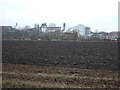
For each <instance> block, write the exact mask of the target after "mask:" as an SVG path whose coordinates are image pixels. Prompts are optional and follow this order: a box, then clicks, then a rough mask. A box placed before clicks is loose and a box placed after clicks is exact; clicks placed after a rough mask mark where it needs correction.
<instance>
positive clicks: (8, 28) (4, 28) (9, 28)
mask: <svg viewBox="0 0 120 90" xmlns="http://www.w3.org/2000/svg"><path fill="white" fill-rule="evenodd" d="M0 28H2V30H12V26H0Z"/></svg>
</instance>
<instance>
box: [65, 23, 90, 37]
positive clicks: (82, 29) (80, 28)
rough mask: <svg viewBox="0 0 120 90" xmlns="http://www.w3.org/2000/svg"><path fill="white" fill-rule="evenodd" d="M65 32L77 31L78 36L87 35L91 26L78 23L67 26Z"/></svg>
mask: <svg viewBox="0 0 120 90" xmlns="http://www.w3.org/2000/svg"><path fill="white" fill-rule="evenodd" d="M67 32H77V33H78V37H81V36H82V37H87V36H88V35H89V34H90V33H91V28H90V27H87V26H84V25H82V24H78V25H76V26H75V27H69V28H68V30H67Z"/></svg>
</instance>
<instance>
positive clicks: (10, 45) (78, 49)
mask: <svg viewBox="0 0 120 90" xmlns="http://www.w3.org/2000/svg"><path fill="white" fill-rule="evenodd" d="M2 62H3V63H11V64H30V65H31V64H32V65H39V66H52V67H66V68H80V69H103V70H118V43H117V42H64V41H59V42H57V41H17V40H16V41H3V42H2Z"/></svg>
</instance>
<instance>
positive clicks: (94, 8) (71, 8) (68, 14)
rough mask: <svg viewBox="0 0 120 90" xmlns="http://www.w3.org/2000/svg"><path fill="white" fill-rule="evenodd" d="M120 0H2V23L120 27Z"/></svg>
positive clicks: (97, 27)
mask: <svg viewBox="0 0 120 90" xmlns="http://www.w3.org/2000/svg"><path fill="white" fill-rule="evenodd" d="M118 1H119V0H0V12H1V14H0V25H12V26H13V25H15V23H16V22H17V23H18V25H19V26H25V25H30V26H32V27H33V26H34V24H35V23H39V24H41V23H44V22H46V23H47V24H49V23H56V26H62V24H63V23H64V22H66V25H67V27H70V26H75V25H77V24H83V25H85V26H90V27H91V29H92V31H94V30H95V29H98V31H103V30H104V31H108V32H110V31H117V30H118Z"/></svg>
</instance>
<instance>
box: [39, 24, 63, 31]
mask: <svg viewBox="0 0 120 90" xmlns="http://www.w3.org/2000/svg"><path fill="white" fill-rule="evenodd" d="M40 30H41V32H43V33H47V32H55V31H56V30H61V27H56V25H55V24H53V23H52V24H50V25H49V27H48V26H47V24H46V23H42V24H41V27H40Z"/></svg>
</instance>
